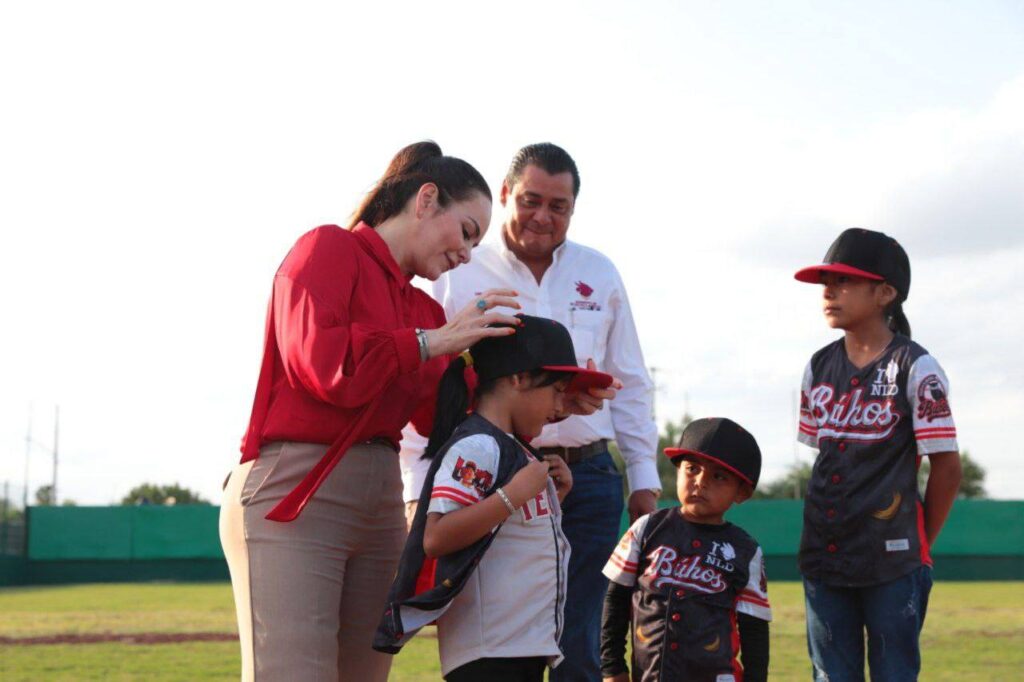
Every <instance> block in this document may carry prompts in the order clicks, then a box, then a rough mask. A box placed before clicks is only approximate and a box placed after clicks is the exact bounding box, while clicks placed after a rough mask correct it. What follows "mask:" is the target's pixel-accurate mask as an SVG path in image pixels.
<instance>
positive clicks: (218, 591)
mask: <svg viewBox="0 0 1024 682" xmlns="http://www.w3.org/2000/svg"><path fill="white" fill-rule="evenodd" d="M769 591H770V593H771V599H772V603H773V608H774V613H775V621H774V623H773V624H772V631H771V634H772V649H771V678H772V679H773V680H806V679H809V669H808V663H807V655H806V644H805V641H804V631H803V617H804V613H803V598H802V594H801V590H800V585H799V584H798V583H773V584H772V585H771V587H770V588H769ZM154 632H159V633H234V632H235V622H234V610H233V607H232V603H231V589H230V587H229V586H228V585H227V584H222V583H217V584H126V585H76V586H67V587H45V588H36V587H33V588H8V589H0V638H18V639H23V638H30V637H44V636H51V635H58V634H69V635H97V634H117V635H132V634H139V633H154ZM2 641H9V640H7V639H5V640H2ZM923 650H924V671H923V674H922V678H921V679H922V680H926V681H928V682H931V681H932V680H939V681H942V680H950V681H952V680H956V682H975V681H977V682H990V681H991V680H1011V679H1020V675H1021V670H1024V583H950V582H944V583H936V585H935V588H934V589H933V591H932V598H931V603H930V604H929V607H928V620H927V623H926V625H925V631H924V635H923ZM238 661H239V654H238V644H237V642H231V641H227V642H225V641H219V642H218V641H214V642H184V643H175V644H137V643H128V642H106V643H98V644H31V645H29V644H20V643H19V644H0V679H2V680H5V681H14V680H31V681H32V682H36V681H38V680H75V681H78V680H234V679H237V678H238V665H239V663H238ZM391 679H392V680H396V681H399V682H413V681H416V682H419V681H421V680H438V679H440V672H439V666H438V661H437V646H436V640H434V639H432V638H430V637H425V636H420V637H417V638H416V639H415V640H413V642H412V643H411V644H410V645H409V646H408V647H406V649H405V650H404V651H403V652H402V654H401V655H399V656H398V657H397V658H396V659H395V664H394V666H393V668H392V674H391Z"/></svg>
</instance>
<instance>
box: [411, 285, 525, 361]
mask: <svg viewBox="0 0 1024 682" xmlns="http://www.w3.org/2000/svg"><path fill="white" fill-rule="evenodd" d="M518 295H519V294H518V293H517V292H516V291H513V290H512V289H490V290H488V291H485V292H484V293H483V294H481V295H480V296H478V297H476V298H475V299H473V302H472V303H470V304H469V305H467V306H466V307H465V308H463V309H462V310H460V311H459V312H457V313H455V315H454V316H453V317H452V319H450V320H448V324H446V325H445V326H443V327H440V328H438V329H429V330H427V349H428V350H429V351H430V357H432V358H436V357H437V356H438V355H452V354H455V353H461V352H462V351H464V350H466V349H467V348H469V347H470V346H472V345H473V344H474V343H476V342H477V341H479V340H480V339H483V338H486V337H488V336H508V335H509V334H515V331H516V330H515V327H516V326H518V325H519V318H517V317H515V316H514V315H505V314H502V313H491V312H487V311H489V310H490V309H491V308H494V307H495V306H504V307H506V308H514V309H516V310H519V309H520V308H521V307H522V306H520V305H519V302H518V301H516V299H515V297H516V296H518ZM481 301H482V303H481ZM491 324H510V325H513V326H512V328H511V329H510V328H508V327H488V326H487V325H491Z"/></svg>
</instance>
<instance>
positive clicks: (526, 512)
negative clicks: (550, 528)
mask: <svg viewBox="0 0 1024 682" xmlns="http://www.w3.org/2000/svg"><path fill="white" fill-rule="evenodd" d="M522 510H523V523H530V522H532V521H534V520H535V519H542V518H545V517H547V516H551V499H550V498H549V497H548V492H547V491H546V490H545V491H543V492H541V493H540V494H539V495H537V497H535V498H533V499H532V500H527V501H526V504H524V505H523V506H522Z"/></svg>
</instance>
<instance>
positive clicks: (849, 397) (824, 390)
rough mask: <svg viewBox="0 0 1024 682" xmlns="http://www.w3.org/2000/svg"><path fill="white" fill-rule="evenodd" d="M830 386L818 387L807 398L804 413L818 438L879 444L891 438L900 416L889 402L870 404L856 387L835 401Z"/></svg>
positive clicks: (882, 401)
mask: <svg viewBox="0 0 1024 682" xmlns="http://www.w3.org/2000/svg"><path fill="white" fill-rule="evenodd" d="M836 393H837V391H836V390H835V387H833V386H832V385H831V384H818V385H817V386H815V387H814V388H813V389H811V394H810V396H808V405H807V407H808V409H809V410H810V412H811V415H812V416H813V417H814V421H815V423H817V425H818V437H819V438H823V437H826V438H827V437H836V436H841V437H847V438H853V439H855V440H860V441H880V440H885V439H886V438H888V437H889V436H891V435H892V432H893V431H894V430H895V428H896V425H897V424H898V423H899V421H900V414H899V412H897V411H896V405H895V402H894V401H893V399H892V398H882V399H878V400H872V399H870V398H865V397H864V387H858V388H855V389H853V390H852V391H850V392H849V393H842V394H840V395H839V396H838V397H837V396H836Z"/></svg>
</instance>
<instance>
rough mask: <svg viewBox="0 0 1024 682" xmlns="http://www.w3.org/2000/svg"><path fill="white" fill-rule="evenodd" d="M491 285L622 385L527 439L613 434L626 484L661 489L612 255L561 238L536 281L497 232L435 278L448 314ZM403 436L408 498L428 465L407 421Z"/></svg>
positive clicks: (584, 440)
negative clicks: (595, 407) (561, 332)
mask: <svg viewBox="0 0 1024 682" xmlns="http://www.w3.org/2000/svg"><path fill="white" fill-rule="evenodd" d="M488 289H515V290H516V291H517V292H519V297H518V301H519V303H520V305H522V310H521V311H518V312H523V313H526V314H527V315H535V316H538V317H548V318H551V319H554V320H558V321H559V322H561V323H562V324H563V325H565V327H566V329H568V330H569V333H570V334H571V335H572V342H573V345H574V346H575V348H576V359H577V361H578V362H579V364H580V365H581V366H585V365H586V362H587V360H588V359H591V358H592V359H593V360H594V363H595V364H596V365H597V368H598V369H599V370H601V371H602V372H608V373H609V374H612V375H613V376H615V377H616V378H618V379H620V380H621V381H622V384H623V387H622V390H620V391H619V392H618V395H617V396H616V397H615V400H611V401H609V402H607V403H605V406H606V409H602V410H599V411H597V412H595V413H594V414H591V415H587V416H582V415H573V416H571V417H569V418H568V419H565V420H564V421H561V422H559V423H557V424H548V425H547V426H545V427H544V430H543V432H542V433H541V435H540V436H538V437H537V438H536V439H534V440H533V442H532V443H531V444H532V445H533V446H535V447H545V446H551V445H554V446H562V447H577V446H580V445H586V444H588V443H592V442H594V441H595V440H599V439H601V438H607V439H609V440H615V441H616V443H618V446H619V451H620V452H621V453H622V458H623V460H624V461H625V463H626V477H627V480H628V482H629V488H630V490H643V489H656V490H660V489H661V481H660V479H659V477H658V467H657V461H656V457H657V448H658V428H657V425H656V424H655V421H654V416H653V413H652V399H653V390H654V385H653V382H652V381H651V378H650V376H649V375H648V373H647V368H646V367H645V365H644V358H643V353H642V351H641V350H640V340H639V338H638V337H637V332H636V326H635V325H634V323H633V313H632V311H631V309H630V307H629V299H628V297H627V296H626V288H625V286H624V285H623V283H622V278H621V277H620V276H619V272H618V270H616V268H615V265H613V264H612V262H611V260H610V259H609V258H608V257H606V256H605V255H604V254H602V253H600V252H598V251H596V250H595V249H592V248H590V247H587V246H583V245H581V244H577V243H575V242H572V241H566V242H564V243H563V244H562V245H561V246H559V247H558V248H557V249H555V252H554V257H553V261H552V263H551V266H550V267H549V268H548V269H547V271H546V272H545V273H544V276H543V278H541V281H540V283H538V282H537V280H536V279H535V278H534V276H533V273H531V272H530V269H529V268H528V267H526V265H524V264H523V263H521V262H520V261H519V259H517V258H516V256H515V254H513V253H512V251H511V250H509V248H508V246H507V245H506V244H505V239H504V235H502V234H498V235H497V239H494V240H489V241H488V242H487V243H485V244H481V245H480V246H478V247H477V248H476V249H474V250H473V257H472V260H471V261H470V262H469V263H467V264H466V265H462V266H460V267H458V268H456V269H454V270H452V271H450V272H447V273H445V274H444V275H442V276H441V277H440V278H439V279H438V280H437V281H436V282H434V285H433V296H434V298H435V299H436V300H437V301H438V302H439V303H440V304H441V305H442V306H444V310H445V314H446V315H447V316H448V317H451V316H452V315H454V314H455V313H456V312H457V311H459V310H461V309H462V308H463V307H465V306H466V305H467V304H468V303H469V302H470V301H472V300H473V299H474V298H476V297H478V296H479V295H480V293H482V292H484V291H487V290H488ZM497 310H501V311H503V312H510V311H509V310H508V309H503V308H498V309H497ZM511 312H513V313H514V312H517V311H511ZM403 436H404V438H403V441H402V468H403V477H404V480H405V483H406V486H405V499H406V500H407V501H408V500H415V499H417V498H418V496H419V492H420V489H421V487H422V480H423V474H424V473H425V472H426V468H425V467H424V462H423V460H420V459H419V455H420V454H422V452H423V449H424V447H425V446H426V439H425V438H423V437H422V436H419V435H418V434H417V433H416V431H415V429H413V428H412V427H411V426H410V427H407V428H406V429H405V431H403ZM426 464H429V463H426Z"/></svg>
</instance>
